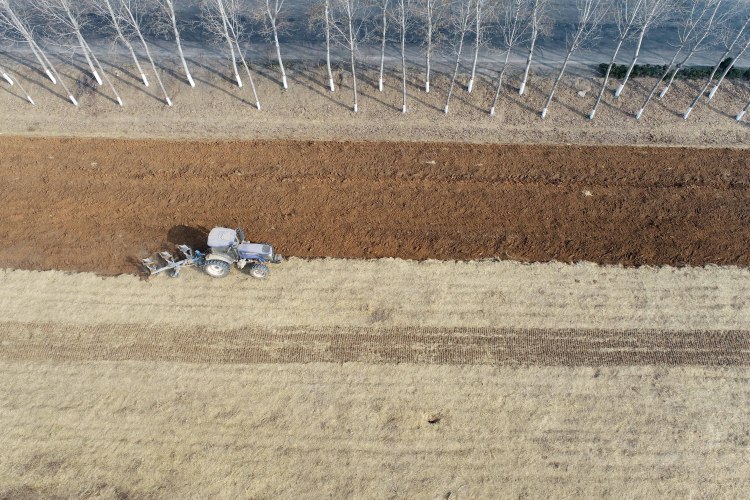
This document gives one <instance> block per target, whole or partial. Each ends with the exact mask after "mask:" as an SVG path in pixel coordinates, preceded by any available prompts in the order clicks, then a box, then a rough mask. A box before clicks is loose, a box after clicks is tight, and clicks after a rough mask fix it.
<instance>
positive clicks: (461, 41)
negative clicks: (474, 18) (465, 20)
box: [443, 32, 465, 114]
mask: <svg viewBox="0 0 750 500" xmlns="http://www.w3.org/2000/svg"><path fill="white" fill-rule="evenodd" d="M464 36H465V34H464V33H463V32H462V33H461V37H460V38H459V40H458V52H456V67H455V68H454V69H453V77H452V78H451V84H450V87H448V97H446V99H445V109H444V110H443V112H444V113H445V114H448V106H449V105H450V103H451V97H453V86H454V85H455V83H456V77H457V76H458V67H459V65H460V64H461V51H462V50H463V47H464Z"/></svg>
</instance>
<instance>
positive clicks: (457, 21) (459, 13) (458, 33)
mask: <svg viewBox="0 0 750 500" xmlns="http://www.w3.org/2000/svg"><path fill="white" fill-rule="evenodd" d="M451 9H452V11H453V12H452V15H451V17H450V21H451V27H452V30H453V33H454V35H455V39H454V40H453V44H454V50H455V51H456V66H455V68H454V70H453V76H452V77H451V84H450V86H449V87H448V96H447V97H446V99H445V109H444V110H443V111H444V112H445V113H446V114H447V113H448V107H449V106H450V103H451V97H453V87H454V85H455V84H456V77H457V76H458V68H459V66H460V65H461V52H462V51H463V48H464V39H465V38H466V33H467V32H468V31H469V28H470V26H471V21H472V16H473V15H474V0H454V1H453V3H452V5H451Z"/></svg>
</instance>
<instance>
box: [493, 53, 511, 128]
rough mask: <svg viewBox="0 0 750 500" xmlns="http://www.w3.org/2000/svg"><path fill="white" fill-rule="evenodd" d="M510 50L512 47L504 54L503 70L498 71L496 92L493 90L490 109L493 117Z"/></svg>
mask: <svg viewBox="0 0 750 500" xmlns="http://www.w3.org/2000/svg"><path fill="white" fill-rule="evenodd" d="M512 50H513V46H512V45H511V46H509V47H508V50H507V51H506V52H505V62H504V63H503V68H502V69H501V70H500V75H499V76H498V78H497V90H495V98H494V99H493V100H492V106H491V107H490V116H495V107H496V106H497V101H498V99H500V90H501V89H502V88H503V76H504V75H505V70H506V69H507V67H508V61H509V60H510V53H511V51H512Z"/></svg>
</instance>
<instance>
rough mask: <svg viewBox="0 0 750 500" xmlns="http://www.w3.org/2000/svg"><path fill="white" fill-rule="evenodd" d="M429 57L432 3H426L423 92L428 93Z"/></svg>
mask: <svg viewBox="0 0 750 500" xmlns="http://www.w3.org/2000/svg"><path fill="white" fill-rule="evenodd" d="M430 56H432V1H428V2H427V50H426V51H425V75H424V91H425V93H426V94H429V93H430Z"/></svg>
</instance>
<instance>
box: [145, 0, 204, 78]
mask: <svg viewBox="0 0 750 500" xmlns="http://www.w3.org/2000/svg"><path fill="white" fill-rule="evenodd" d="M156 1H157V5H158V7H159V8H158V11H157V14H158V16H157V20H159V21H162V22H157V23H156V25H155V27H156V29H157V31H158V32H159V33H160V34H162V35H166V34H167V33H169V32H170V31H171V32H172V34H173V36H174V40H175V43H176V44H177V53H178V54H179V55H180V61H181V62H182V68H183V69H184V70H185V77H186V78H187V81H188V83H189V84H190V86H191V87H195V82H194V81H193V76H192V75H191V74H190V69H189V68H188V65H187V61H186V60H185V53H184V52H183V51H182V41H181V39H180V30H179V29H177V16H176V15H175V11H174V0H156ZM164 21H166V22H164Z"/></svg>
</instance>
